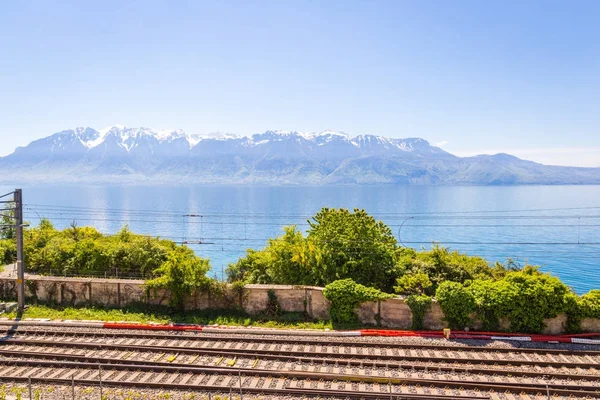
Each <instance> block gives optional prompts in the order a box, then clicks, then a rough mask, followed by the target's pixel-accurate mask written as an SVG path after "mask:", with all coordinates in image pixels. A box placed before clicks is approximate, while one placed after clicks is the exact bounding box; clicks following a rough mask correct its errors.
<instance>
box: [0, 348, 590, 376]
mask: <svg viewBox="0 0 600 400" xmlns="http://www.w3.org/2000/svg"><path fill="white" fill-rule="evenodd" d="M6 344H16V345H37V346H48V347H68V348H71V349H72V348H80V349H93V350H120V351H132V350H133V351H143V352H171V353H180V354H192V355H209V356H215V357H220V356H224V355H228V356H230V357H247V358H262V359H267V360H286V361H299V362H315V363H322V362H327V360H330V361H331V362H332V363H340V362H342V363H352V365H357V364H358V365H361V364H362V365H363V366H364V365H365V363H366V362H365V361H362V360H360V361H359V360H357V359H365V360H371V362H372V363H373V364H375V362H378V363H377V364H376V365H377V366H381V365H382V364H384V365H390V363H389V361H392V362H394V361H395V362H399V361H422V362H432V361H433V362H437V363H446V364H463V365H465V364H466V365H469V366H471V365H473V366H474V367H472V368H471V367H468V368H463V369H464V370H465V372H471V373H472V372H474V371H475V370H476V369H477V367H475V365H493V366H536V367H554V368H565V367H567V368H581V369H600V363H580V362H557V361H539V360H533V361H528V360H506V359H504V360H490V359H485V358H481V359H461V358H457V359H454V358H449V357H432V356H399V355H394V356H381V355H368V354H362V355H359V354H350V353H327V354H325V353H316V352H313V353H312V354H316V355H320V357H306V356H305V355H306V354H311V353H309V352H306V351H300V350H298V351H292V350H264V349H263V350H259V349H200V348H190V347H182V346H153V345H135V344H113V343H83V342H57V341H46V340H21V339H5V340H2V341H0V348H1V346H2V345H6ZM1 351H6V350H1ZM381 360H386V361H388V362H387V363H381ZM396 365H401V364H395V366H396ZM411 368H412V366H411ZM415 368H416V366H415ZM436 368H439V367H433V366H431V367H429V369H430V370H433V371H434V370H435V369H436ZM444 368H445V370H446V371H451V370H452V369H454V370H455V371H456V369H457V368H456V367H444ZM481 370H482V371H486V372H484V373H490V372H491V371H490V370H489V369H483V368H481ZM530 373H532V372H530ZM498 374H500V372H498ZM516 374H519V372H517V371H506V373H504V374H503V375H507V376H508V375H516ZM537 375H539V373H538V374H537ZM545 375H551V374H550V373H548V374H545ZM565 376H571V377H572V376H573V375H569V374H560V377H561V378H564V377H565ZM582 376H583V375H582ZM589 376H591V374H590V375H589ZM557 377H559V376H557ZM597 379H600V377H597Z"/></svg>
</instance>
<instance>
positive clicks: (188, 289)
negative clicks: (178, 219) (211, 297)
mask: <svg viewBox="0 0 600 400" xmlns="http://www.w3.org/2000/svg"><path fill="white" fill-rule="evenodd" d="M209 269H210V264H209V262H208V260H206V259H203V258H199V257H196V256H195V255H194V254H193V251H192V250H191V249H189V248H187V247H179V248H177V249H176V250H175V251H172V252H170V253H169V256H168V258H167V260H166V261H165V262H164V263H162V264H161V265H160V267H158V268H156V269H155V270H154V275H155V276H156V277H155V278H154V279H150V280H148V281H146V287H147V288H148V289H149V290H153V289H154V290H156V289H166V290H168V291H169V293H170V297H169V301H170V303H169V305H170V306H171V307H173V308H176V309H178V310H182V309H183V308H184V305H185V300H186V298H188V297H191V296H192V295H193V294H194V293H196V292H198V291H201V290H203V289H204V290H207V289H208V288H209V286H210V279H209V278H208V277H207V276H206V273H207V272H208V270H209Z"/></svg>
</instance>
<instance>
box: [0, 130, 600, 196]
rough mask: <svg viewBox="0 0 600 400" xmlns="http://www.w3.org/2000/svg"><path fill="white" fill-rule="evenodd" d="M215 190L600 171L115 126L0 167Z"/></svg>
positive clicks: (587, 177) (554, 177) (6, 160)
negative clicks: (203, 186)
mask: <svg viewBox="0 0 600 400" xmlns="http://www.w3.org/2000/svg"><path fill="white" fill-rule="evenodd" d="M23 181H29V182H38V181H43V182H89V183H108V182H109V183H170V184H173V183H179V184H182V183H190V184H193V183H210V184H528V183H529V184H535V183H544V184H554V183H556V184H559V183H600V169H599V168H574V167H553V166H543V165H541V164H537V163H533V162H530V161H524V160H520V159H518V158H516V157H512V156H509V155H506V154H498V155H494V156H487V155H482V156H476V157H466V158H460V157H456V156H454V155H452V154H450V153H448V152H446V151H444V150H442V149H440V148H438V147H435V146H432V145H430V144H429V143H428V142H427V141H426V140H424V139H420V138H407V139H395V138H387V137H383V136H376V135H358V136H350V135H348V134H346V133H343V132H336V131H330V130H327V131H323V132H320V133H308V132H296V131H267V132H264V133H259V134H255V135H251V136H238V135H234V134H223V133H217V134H211V135H195V134H188V133H186V132H184V131H182V130H180V129H176V130H154V129H150V128H127V127H124V126H120V125H115V126H112V127H109V128H106V129H102V130H99V131H98V130H95V129H92V128H76V129H70V130H65V131H62V132H58V133H55V134H54V135H51V136H48V137H46V138H43V139H39V140H36V141H34V142H32V143H30V144H29V145H27V146H25V147H19V148H17V149H16V150H15V152H14V153H12V154H10V155H8V156H6V157H3V158H0V182H5V183H8V182H23Z"/></svg>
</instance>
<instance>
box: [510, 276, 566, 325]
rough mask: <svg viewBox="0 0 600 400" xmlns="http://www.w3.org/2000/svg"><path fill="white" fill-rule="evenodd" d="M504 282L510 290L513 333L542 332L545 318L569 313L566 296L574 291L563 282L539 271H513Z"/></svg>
mask: <svg viewBox="0 0 600 400" xmlns="http://www.w3.org/2000/svg"><path fill="white" fill-rule="evenodd" d="M504 280H505V281H506V282H507V283H508V286H507V287H510V289H509V290H510V291H509V294H508V296H510V298H509V299H507V300H505V302H506V303H507V307H508V309H507V313H506V316H507V317H508V318H509V319H510V329H511V331H514V332H541V331H542V330H543V329H544V319H545V318H554V317H556V316H557V315H558V314H560V313H561V312H564V311H567V303H566V300H565V299H566V297H567V296H569V294H570V293H571V291H570V290H569V288H568V287H567V285H565V284H564V283H562V282H561V281H560V279H558V278H556V277H554V276H552V275H549V274H544V273H541V272H539V271H538V270H537V269H536V268H532V267H530V268H525V269H524V270H523V271H518V272H510V273H508V274H507V275H506V277H505V278H504Z"/></svg>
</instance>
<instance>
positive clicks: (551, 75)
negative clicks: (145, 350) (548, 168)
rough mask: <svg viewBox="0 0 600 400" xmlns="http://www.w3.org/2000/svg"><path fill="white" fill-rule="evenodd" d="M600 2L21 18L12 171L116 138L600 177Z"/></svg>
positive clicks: (2, 128) (29, 7) (4, 117)
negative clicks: (131, 135) (364, 151)
mask: <svg viewBox="0 0 600 400" xmlns="http://www.w3.org/2000/svg"><path fill="white" fill-rule="evenodd" d="M599 19H600V1H576V0H575V1H550V0H547V1H480V0H477V1H449V0H448V1H446V0H438V1H422V0H415V1H401V0H394V1H351V0H343V1H309V0H306V1H297V2H296V1H287V0H284V1H281V0H278V1H267V0H263V1H260V0H259V1H256V0H254V1H252V0H246V1H210V2H202V1H189V2H186V1H160V2H159V1H150V0H144V1H122V0H120V1H108V0H103V1H79V0H73V1H58V0H56V1H46V0H40V1H27V0H22V1H3V2H1V3H0V155H1V154H7V153H9V152H11V151H12V150H14V148H15V147H16V146H17V145H25V144H27V143H28V142H30V141H31V140H33V139H35V138H38V137H42V136H47V135H49V134H51V133H54V132H57V131H59V130H62V129H67V128H73V127H76V126H91V127H94V128H96V129H101V128H103V127H105V126H108V125H113V124H123V125H127V126H150V127H154V128H159V129H163V128H182V129H184V130H185V131H188V132H190V133H210V132H214V131H221V132H233V133H238V134H252V133H256V132H262V131H265V130H267V129H290V130H304V131H320V130H325V129H334V130H343V131H346V132H348V133H351V134H361V133H374V134H380V135H385V136H390V137H409V136H410V137H412V136H418V137H423V138H425V139H428V140H429V141H430V142H432V143H438V144H442V145H443V147H444V148H445V149H446V150H448V151H451V152H454V153H457V154H460V155H466V154H473V153H476V152H496V151H511V152H512V153H514V154H516V155H519V156H522V157H524V158H529V159H536V160H539V161H544V162H551V163H557V164H578V165H593V166H600V129H599V128H600V24H599V23H598V21H599Z"/></svg>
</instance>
